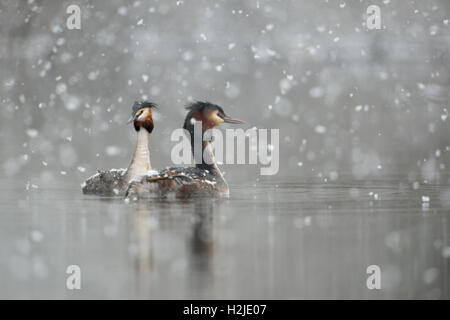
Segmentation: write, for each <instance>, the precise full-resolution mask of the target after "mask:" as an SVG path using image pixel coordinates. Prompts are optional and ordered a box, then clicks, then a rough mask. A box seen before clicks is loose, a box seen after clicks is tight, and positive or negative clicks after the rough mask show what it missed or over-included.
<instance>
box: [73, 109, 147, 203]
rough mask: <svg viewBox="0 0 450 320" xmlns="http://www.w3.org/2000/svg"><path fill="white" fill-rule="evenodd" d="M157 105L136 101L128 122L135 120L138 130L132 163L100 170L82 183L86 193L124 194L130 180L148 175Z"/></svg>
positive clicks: (134, 123)
mask: <svg viewBox="0 0 450 320" xmlns="http://www.w3.org/2000/svg"><path fill="white" fill-rule="evenodd" d="M155 107H156V104H154V103H152V102H148V101H142V102H138V101H136V102H135V103H134V105H133V107H132V111H131V118H130V120H129V121H128V123H131V122H133V125H134V129H135V130H136V132H137V143H136V151H135V152H134V155H133V158H132V160H131V163H130V165H129V166H128V168H127V169H111V170H108V171H98V172H97V173H96V174H95V175H93V176H91V177H90V178H88V179H87V180H86V181H85V182H84V183H83V184H82V190H83V193H84V194H95V195H101V196H114V195H124V193H125V191H126V190H127V187H128V183H129V182H130V181H133V180H139V179H141V178H142V177H143V176H146V175H147V173H148V171H149V170H151V168H152V167H151V164H150V150H149V148H148V143H149V138H150V133H151V132H152V130H153V118H152V109H153V108H155Z"/></svg>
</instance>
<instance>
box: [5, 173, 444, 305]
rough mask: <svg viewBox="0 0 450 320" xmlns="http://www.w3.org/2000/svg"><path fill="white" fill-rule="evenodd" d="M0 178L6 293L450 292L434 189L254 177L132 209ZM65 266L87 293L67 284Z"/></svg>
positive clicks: (367, 295)
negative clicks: (219, 190) (375, 279)
mask: <svg viewBox="0 0 450 320" xmlns="http://www.w3.org/2000/svg"><path fill="white" fill-rule="evenodd" d="M3 182H5V183H2V184H1V188H2V190H0V191H1V192H0V211H1V215H0V248H1V252H2V254H1V255H0V268H1V274H2V276H1V283H0V288H1V289H0V297H1V298H32V299H34V298H45V299H47V298H50V299H53V298H62V299H80V298H106V299H113V298H119V299H130V298H133V299H166V298H169V299H185V298H189V299H197V298H198V299H236V298H237V299H258V298H261V299H265V298H271V299H272V298H274V299H311V298H326V299H338V298H342V299H348V298H361V299H371V298H376V299H385V298H402V299H403V298H420V299H436V298H449V297H450V294H449V287H450V282H449V277H450V271H449V257H450V243H449V230H450V223H449V210H448V205H449V204H448V202H449V201H448V198H449V197H448V196H449V193H448V189H445V188H444V187H441V186H432V185H423V186H420V188H419V189H417V190H414V188H412V187H411V186H410V185H408V184H403V183H399V182H395V181H392V180H388V179H386V180H381V181H371V182H365V183H364V182H356V181H348V182H347V183H345V182H339V183H337V182H336V183H331V184H330V183H328V184H323V183H322V184H319V183H302V184H299V183H296V182H292V183H287V182H284V183H276V182H270V183H269V182H261V183H258V184H256V185H254V184H246V185H231V197H230V199H223V200H213V199H196V200H187V201H176V200H171V201H169V200H160V201H151V202H150V201H139V202H137V203H129V204H127V203H125V202H124V201H123V200H122V199H111V198H99V197H92V196H84V195H82V194H81V192H80V190H79V189H78V188H77V187H74V186H73V185H72V184H70V185H67V186H65V185H64V184H62V185H61V186H60V187H59V188H54V189H52V188H50V189H44V188H42V189H41V188H38V189H34V188H33V187H30V188H29V190H28V191H27V190H25V189H24V187H23V185H22V184H20V185H19V184H17V183H16V184H15V183H14V182H13V181H3ZM446 190H447V191H446ZM424 196H425V197H424ZM428 198H429V199H428ZM446 208H447V209H446ZM72 264H75V265H78V266H80V268H81V273H82V288H81V290H73V291H71V290H67V289H66V278H67V276H68V275H67V274H66V268H67V266H68V265H72ZM369 265H378V266H379V267H380V269H381V289H380V290H369V289H368V288H367V286H366V279H367V277H368V276H369V275H368V274H367V273H366V268H367V267H368V266H369Z"/></svg>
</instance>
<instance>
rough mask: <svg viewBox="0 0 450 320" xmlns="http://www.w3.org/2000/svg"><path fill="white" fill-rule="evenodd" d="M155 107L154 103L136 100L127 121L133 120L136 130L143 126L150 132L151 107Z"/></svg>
mask: <svg viewBox="0 0 450 320" xmlns="http://www.w3.org/2000/svg"><path fill="white" fill-rule="evenodd" d="M156 107H157V106H156V104H155V103H152V102H149V101H136V102H135V103H134V105H133V107H132V109H131V118H130V120H128V123H131V122H133V124H134V129H135V130H136V131H139V130H140V129H141V128H144V129H145V130H147V131H148V132H149V133H151V132H152V130H153V118H152V109H153V108H156Z"/></svg>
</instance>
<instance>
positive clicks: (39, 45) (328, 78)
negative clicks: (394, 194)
mask: <svg viewBox="0 0 450 320" xmlns="http://www.w3.org/2000/svg"><path fill="white" fill-rule="evenodd" d="M70 4H78V5H79V6H80V8H81V29H80V30H68V29H67V27H66V19H67V17H68V16H69V15H68V14H66V8H67V7H68V6H69V5H70ZM370 4H378V5H379V6H380V8H381V24H382V29H381V30H369V29H368V28H367V27H366V26H365V24H366V18H367V15H366V9H367V7H368V6H369V5H370ZM449 12H450V3H449V2H448V1H446V0H441V1H389V0H385V1H300V0H296V1H253V0H252V1H245V2H241V1H194V2H186V1H134V2H132V3H130V2H124V1H114V0H113V1H108V2H93V1H58V2H57V3H55V2H54V1H44V0H41V1H39V0H34V1H31V0H30V1H2V3H1V4H0V15H1V16H0V17H1V38H0V59H1V66H0V81H1V86H0V95H1V119H0V121H1V122H0V125H1V129H0V130H1V131H0V139H1V144H2V152H1V155H0V157H1V158H0V159H1V164H2V169H3V175H5V176H16V175H18V174H19V173H20V175H21V176H22V177H24V178H25V177H26V179H27V180H29V181H30V182H31V183H35V184H39V185H45V184H51V183H54V179H57V178H58V176H59V175H60V172H61V171H64V172H66V173H67V176H68V177H71V178H73V179H77V180H82V179H83V178H85V177H86V176H88V175H89V174H90V173H92V172H93V171H95V169H97V168H104V169H107V168H112V167H126V166H127V165H128V162H129V158H130V156H131V153H132V151H133V148H134V140H135V134H134V131H133V130H132V128H131V126H126V125H125V124H124V123H125V121H126V120H127V119H128V117H129V113H130V108H131V105H132V103H133V101H135V100H138V99H148V100H151V101H154V102H156V103H158V104H159V105H160V114H159V115H158V117H157V118H156V129H155V131H154V133H153V134H152V139H151V150H152V151H153V152H152V164H153V166H155V167H156V168H158V167H165V166H166V165H169V164H170V150H171V147H172V146H173V145H174V142H171V141H170V139H169V138H170V133H171V132H172V130H173V129H175V128H178V127H180V126H181V124H182V121H183V118H184V115H185V111H184V110H183V106H184V105H186V103H188V102H189V101H190V100H192V99H195V100H197V99H207V100H210V101H212V102H215V103H217V104H219V105H221V106H223V107H224V108H225V110H226V111H227V112H228V113H229V114H231V115H233V116H235V117H237V118H242V119H245V120H246V121H247V122H248V123H249V127H253V126H255V127H257V128H279V129H280V158H281V159H280V163H281V165H280V172H279V175H278V176H277V178H285V177H295V178H296V179H304V178H305V177H315V178H317V177H318V178H321V179H322V178H328V179H339V177H340V176H350V177H351V178H354V179H365V178H376V177H378V176H389V175H395V176H397V175H400V176H402V178H404V179H407V180H408V181H409V182H411V183H412V182H414V181H420V180H427V181H428V182H438V183H439V182H445V183H447V182H448V179H449V176H448V174H447V173H446V170H445V169H446V168H447V167H448V165H449V159H450V156H449V152H448V151H449V148H450V146H449V140H448V138H447V137H448V136H449V133H450V128H449V125H448V121H450V120H447V117H448V108H449V106H448V101H449V90H448V89H449V67H448V66H449V65H450V57H449V44H450V25H449V18H450V17H449V16H448V14H449ZM43 162H45V165H43ZM77 168H78V169H77ZM225 170H226V171H229V174H230V175H234V177H235V178H234V179H243V180H248V179H252V178H253V177H254V176H255V174H256V173H257V172H258V168H257V167H255V166H251V165H248V166H244V167H242V166H241V167H240V166H233V167H226V169H225ZM80 171H81V172H80ZM65 178H67V177H65ZM272 178H274V177H272Z"/></svg>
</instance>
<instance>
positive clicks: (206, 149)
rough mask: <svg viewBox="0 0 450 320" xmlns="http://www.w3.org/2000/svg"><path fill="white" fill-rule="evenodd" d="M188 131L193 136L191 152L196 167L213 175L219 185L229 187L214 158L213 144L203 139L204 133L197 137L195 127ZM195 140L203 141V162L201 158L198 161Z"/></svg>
mask: <svg viewBox="0 0 450 320" xmlns="http://www.w3.org/2000/svg"><path fill="white" fill-rule="evenodd" d="M186 129H187V131H188V132H189V133H190V136H191V150H192V156H193V158H194V161H195V162H196V164H195V166H196V167H197V168H199V169H202V170H207V171H208V172H209V173H210V174H211V175H213V176H214V177H215V178H216V181H217V182H218V183H222V184H224V185H225V186H227V183H226V181H225V178H224V177H223V175H222V172H221V171H220V169H219V167H218V166H217V162H216V158H215V157H214V153H213V151H212V146H211V143H210V142H209V140H204V139H203V136H204V132H202V133H201V136H200V134H198V136H197V137H196V134H195V132H194V125H188V126H187V128H186ZM195 139H202V150H201V162H200V157H198V159H197V161H196V157H195V151H196V150H195ZM198 151H200V150H198Z"/></svg>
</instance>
